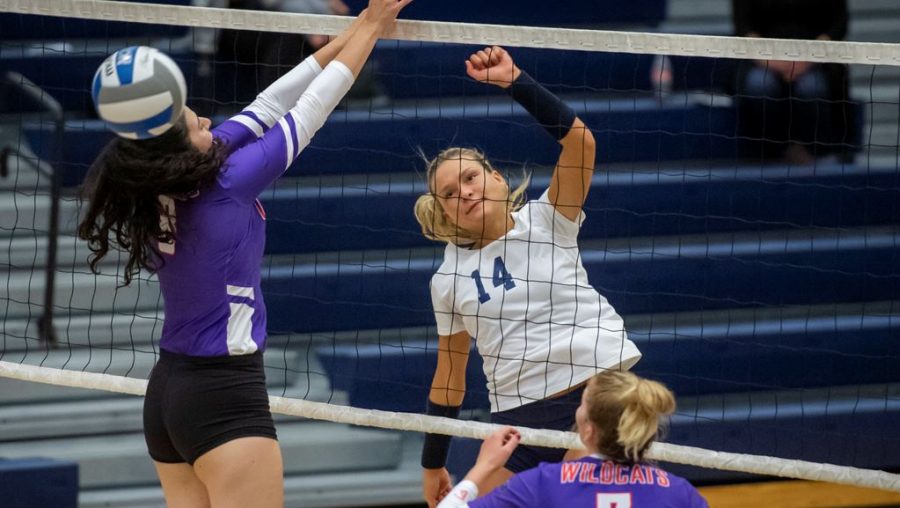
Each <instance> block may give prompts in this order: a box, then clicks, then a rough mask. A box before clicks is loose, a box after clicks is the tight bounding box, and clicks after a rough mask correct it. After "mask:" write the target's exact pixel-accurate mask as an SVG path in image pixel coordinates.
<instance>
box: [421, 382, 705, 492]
mask: <svg viewBox="0 0 900 508" xmlns="http://www.w3.org/2000/svg"><path fill="white" fill-rule="evenodd" d="M674 410H675V397H674V396H673V395H672V392H671V391H669V389H668V388H666V387H665V386H663V385H662V384H660V383H657V382H656V381H650V380H647V379H643V378H640V377H638V376H636V375H635V374H632V373H631V372H615V371H607V372H602V373H600V374H597V375H596V376H594V377H593V378H591V380H590V381H589V382H588V385H587V388H586V389H585V390H584V394H583V396H582V400H581V405H580V406H578V410H577V411H576V412H575V420H576V427H577V431H578V436H579V437H580V438H581V442H582V443H584V446H585V448H586V449H587V451H588V452H589V453H590V455H588V456H587V457H584V458H581V459H578V460H573V461H568V462H557V463H546V462H544V463H541V464H540V465H539V466H538V467H536V468H534V469H529V470H528V471H525V472H523V473H519V474H517V475H516V476H514V477H512V478H511V479H510V480H509V481H508V482H506V484H504V485H503V486H501V487H499V488H497V489H496V490H493V491H491V492H490V493H489V494H487V495H486V496H484V497H482V498H478V490H479V488H480V486H481V485H483V484H484V483H485V482H486V481H487V480H488V478H490V476H491V475H492V474H493V472H494V471H496V470H498V469H499V468H501V467H503V465H504V464H505V463H506V460H507V459H508V458H509V456H510V455H511V454H512V452H513V450H514V449H515V448H516V446H518V443H519V439H520V437H519V433H518V432H517V431H516V430H515V429H513V428H512V427H504V428H502V429H500V430H498V431H497V432H494V433H493V434H492V435H491V436H489V437H488V438H487V439H486V440H485V441H484V444H482V446H481V452H480V453H479V454H478V460H477V461H476V463H475V466H474V467H473V468H472V470H471V471H469V474H468V475H466V478H465V480H463V481H462V482H460V483H459V484H458V485H457V486H456V487H454V488H453V490H452V491H451V492H450V494H449V495H447V496H446V497H445V498H444V500H443V501H441V503H440V504H439V505H438V508H461V507H465V506H468V507H471V508H507V507H508V508H512V507H517V508H528V507H534V508H555V507H559V508H643V507H648V508H650V507H652V508H706V506H707V504H706V500H705V499H703V497H701V496H700V494H699V493H698V492H697V489H695V488H694V487H693V486H692V485H691V484H690V483H688V482H687V481H686V480H684V479H683V478H680V477H678V476H675V475H673V474H671V473H668V472H666V471H664V470H663V469H660V468H659V467H656V466H654V465H652V464H649V463H647V462H646V461H645V460H644V454H645V453H646V451H647V449H649V448H650V445H651V444H652V443H653V441H655V440H656V436H657V433H658V429H659V421H660V418H661V417H662V416H665V415H670V414H671V413H672V412H673V411H674Z"/></svg>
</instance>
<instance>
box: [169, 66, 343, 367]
mask: <svg viewBox="0 0 900 508" xmlns="http://www.w3.org/2000/svg"><path fill="white" fill-rule="evenodd" d="M352 84H353V73H352V72H351V71H350V69H348V68H347V66H346V65H344V64H342V63H340V62H337V61H333V62H331V63H330V64H328V66H327V67H326V68H325V69H321V68H320V67H319V64H318V63H317V62H316V60H315V58H313V57H309V58H307V59H306V60H304V61H303V62H302V63H301V64H300V65H298V66H297V67H295V68H294V69H292V70H291V71H289V72H288V73H287V74H285V75H284V76H282V77H281V78H279V79H278V80H277V81H276V82H275V83H273V84H272V85H269V87H268V88H266V90H264V91H263V92H262V93H260V94H259V96H258V97H257V99H256V100H255V101H253V103H252V104H250V105H249V106H248V107H247V108H246V109H244V111H242V112H241V113H240V114H238V115H236V116H234V117H233V118H231V119H229V120H228V121H226V122H224V123H223V124H221V125H220V126H218V127H216V128H215V129H213V131H212V134H213V136H214V137H215V139H216V141H217V142H218V143H220V144H221V145H222V146H223V147H224V148H225V151H226V154H227V159H226V160H225V162H224V164H223V165H222V169H221V171H220V172H219V176H218V178H217V179H216V182H215V183H214V184H212V185H210V186H209V187H207V188H204V189H201V190H200V191H199V192H198V193H196V194H195V195H192V196H185V197H180V198H177V197H173V196H160V197H159V200H160V202H161V203H162V205H163V208H164V210H165V213H166V215H168V220H165V217H164V218H161V224H163V227H169V225H170V224H171V226H172V227H173V228H174V231H175V240H174V241H173V242H171V243H168V244H164V243H159V244H158V245H157V246H156V248H157V250H158V252H159V253H160V254H161V256H162V258H163V264H162V266H161V267H160V268H159V269H158V270H157V274H158V276H159V282H160V287H161V290H162V295H163V301H164V302H165V312H166V318H165V323H164V324H163V330H162V337H161V338H160V341H159V345H160V347H161V348H162V349H165V350H167V351H169V352H173V353H178V354H183V355H189V356H226V355H245V354H251V353H254V352H256V351H262V350H264V349H265V345H266V306H265V304H264V303H263V296H262V291H261V290H260V278H261V275H260V264H261V262H262V256H263V250H264V248H265V242H266V238H265V233H266V231H265V220H266V214H265V211H264V210H263V207H262V205H261V204H260V202H259V200H257V196H259V194H260V193H261V192H262V191H263V190H264V189H265V188H266V187H268V186H269V185H271V184H272V182H274V181H275V179H277V178H278V177H279V176H280V175H281V174H282V173H284V171H285V170H286V169H287V168H288V166H290V165H291V163H292V162H293V161H294V159H295V158H296V157H297V156H298V155H299V154H300V152H301V151H302V150H303V148H305V147H306V146H307V145H308V144H309V141H310V139H311V138H312V136H313V135H314V134H315V133H316V131H317V130H319V128H321V127H322V125H323V124H324V123H325V120H326V119H327V118H328V114H329V113H330V112H331V111H332V110H333V109H334V107H335V106H336V105H337V103H338V101H339V100H340V99H341V97H343V96H344V94H345V93H346V92H347V90H349V88H350V86H351V85H352Z"/></svg>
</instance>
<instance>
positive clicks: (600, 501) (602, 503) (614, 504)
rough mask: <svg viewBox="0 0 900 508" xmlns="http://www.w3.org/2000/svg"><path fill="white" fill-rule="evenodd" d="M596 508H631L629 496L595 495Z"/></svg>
mask: <svg viewBox="0 0 900 508" xmlns="http://www.w3.org/2000/svg"><path fill="white" fill-rule="evenodd" d="M597 508H631V494H629V493H628V492H618V493H615V494H597Z"/></svg>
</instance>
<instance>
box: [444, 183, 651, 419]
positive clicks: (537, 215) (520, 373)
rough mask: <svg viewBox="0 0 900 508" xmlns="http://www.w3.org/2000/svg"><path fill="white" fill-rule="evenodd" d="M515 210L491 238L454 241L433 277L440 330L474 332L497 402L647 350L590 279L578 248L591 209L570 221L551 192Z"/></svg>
mask: <svg viewBox="0 0 900 508" xmlns="http://www.w3.org/2000/svg"><path fill="white" fill-rule="evenodd" d="M512 216H513V219H514V220H515V226H514V227H513V228H512V230H510V231H509V233H507V234H506V236H504V237H502V238H500V239H498V240H496V241H494V242H491V243H490V244H488V245H487V246H485V247H484V248H481V249H467V248H465V247H458V246H456V245H454V244H447V249H446V251H445V253H444V262H443V263H442V264H441V266H440V268H439V269H438V271H437V273H435V275H434V276H433V277H432V279H431V300H432V304H433V305H434V313H435V319H436V320H437V329H438V333H439V334H440V335H452V334H455V333H459V332H462V331H467V332H468V333H469V334H470V335H471V336H472V337H474V338H475V343H476V345H477V346H478V352H479V353H480V354H481V357H482V359H483V360H484V374H485V376H486V377H487V388H488V391H489V393H490V399H491V411H492V412H498V411H506V410H509V409H514V408H517V407H519V406H522V405H524V404H528V403H530V402H534V401H536V400H541V399H545V398H547V397H549V396H550V395H553V394H555V393H558V392H561V391H563V390H566V389H567V388H570V387H572V386H576V385H578V384H579V383H581V382H583V381H585V380H587V379H589V378H590V377H591V376H593V375H594V374H596V373H597V372H599V371H601V370H605V369H611V368H623V369H628V368H630V367H631V366H632V365H634V364H635V363H636V362H637V361H638V360H639V359H640V357H641V353H640V352H639V351H638V349H637V347H636V346H635V345H634V343H632V342H631V341H630V340H628V336H627V334H626V333H625V327H624V324H623V323H622V318H621V317H619V315H618V314H617V313H616V311H615V309H613V308H612V306H611V305H610V304H609V303H608V302H607V301H606V298H604V297H603V296H601V295H600V294H599V293H597V291H596V290H595V289H594V288H593V287H592V286H591V285H590V283H589V282H588V277H587V272H586V271H585V269H584V266H583V265H582V264H581V254H580V251H579V250H578V231H579V229H580V227H581V223H582V222H583V221H584V212H582V213H581V215H580V216H579V218H578V221H577V222H572V221H570V220H569V219H567V218H566V217H564V216H563V215H562V214H560V213H559V212H557V211H556V208H555V207H554V206H553V205H552V204H551V203H550V201H549V200H548V198H547V192H544V194H543V195H542V196H541V197H540V199H538V200H537V201H534V200H532V201H529V202H528V203H526V204H525V205H524V206H523V207H522V208H521V209H519V210H518V211H517V212H515V213H513V215H512Z"/></svg>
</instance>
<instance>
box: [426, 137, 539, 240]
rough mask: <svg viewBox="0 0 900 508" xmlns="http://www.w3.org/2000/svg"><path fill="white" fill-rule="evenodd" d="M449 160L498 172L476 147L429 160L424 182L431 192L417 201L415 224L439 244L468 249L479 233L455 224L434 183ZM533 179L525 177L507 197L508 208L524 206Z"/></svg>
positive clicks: (449, 152)
mask: <svg viewBox="0 0 900 508" xmlns="http://www.w3.org/2000/svg"><path fill="white" fill-rule="evenodd" d="M448 160H459V161H463V160H470V161H475V162H478V163H479V164H481V166H482V167H483V168H484V169H485V171H487V172H488V173H496V172H497V170H496V169H495V168H494V166H493V165H491V163H490V161H488V160H487V158H485V156H484V154H483V153H482V152H481V151H479V150H476V149H474V148H460V147H452V148H447V149H445V150H443V151H442V152H441V153H439V154H437V156H436V157H435V158H433V159H431V160H430V161H428V165H427V170H426V173H425V180H426V183H427V185H428V189H427V190H426V191H425V193H424V194H422V195H421V196H419V199H417V200H416V205H415V207H414V209H413V210H414V213H415V215H416V221H418V223H419V225H420V226H421V227H422V234H423V235H425V238H428V239H429V240H435V241H438V242H445V243H453V244H455V245H461V246H469V245H475V244H477V243H478V242H479V241H480V240H481V238H480V236H479V234H477V233H473V232H471V231H467V230H465V229H463V228H461V227H459V226H457V225H456V224H454V223H453V222H451V221H450V220H449V219H448V218H447V216H446V214H444V208H443V206H441V203H440V201H439V200H438V199H437V194H435V189H434V180H435V173H436V172H437V168H438V166H440V165H441V164H443V163H444V162H446V161H448ZM530 180H531V179H530V178H529V177H528V176H527V175H526V176H525V177H524V178H523V179H522V182H521V183H520V184H519V185H518V186H517V187H516V188H515V189H512V190H510V192H509V194H507V198H506V202H507V209H508V210H509V211H510V212H514V211H516V210H518V209H519V208H522V205H524V204H525V189H527V188H528V184H529V182H530Z"/></svg>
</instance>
